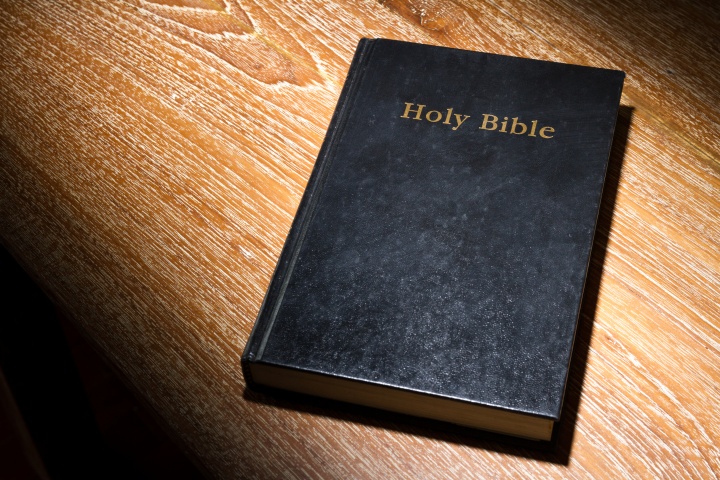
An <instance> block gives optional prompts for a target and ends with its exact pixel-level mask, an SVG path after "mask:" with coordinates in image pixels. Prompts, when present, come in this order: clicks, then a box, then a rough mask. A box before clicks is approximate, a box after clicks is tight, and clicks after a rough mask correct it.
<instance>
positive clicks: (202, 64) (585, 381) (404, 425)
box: [0, 0, 720, 478]
mask: <svg viewBox="0 0 720 480" xmlns="http://www.w3.org/2000/svg"><path fill="white" fill-rule="evenodd" d="M363 36H366V37H387V38H396V39H402V40H409V41H417V42H424V43H430V44H439V45H447V46H452V47H459V48H465V49H472V50H479V51H485V52H492V53H501V54H507V55H515V56H525V57H532V58H538V59H547V60H556V61H563V62H570V63H579V64H586V65H593V66H599V67H610V68H619V69H622V70H624V71H625V72H627V75H628V76H627V80H626V83H625V89H624V93H623V97H622V105H623V108H622V111H621V115H620V119H619V123H618V131H617V135H616V138H615V143H614V147H613V153H612V157H611V163H610V170H609V175H608V184H607V188H606V192H605V196H604V198H603V210H602V213H601V216H600V224H599V232H598V235H597V239H596V242H595V250H594V253H593V260H592V264H591V270H590V279H589V281H588V286H587V291H586V298H585V302H584V306H583V310H582V315H581V324H580V327H579V332H578V338H577V341H576V350H575V354H574V358H573V362H574V363H573V368H572V370H571V373H570V382H569V387H568V394H567V397H566V405H565V410H564V413H563V415H564V417H563V420H562V422H561V423H560V425H559V426H558V427H557V430H558V431H557V432H556V435H557V439H556V444H555V447H554V449H546V450H542V449H536V448H531V447H528V446H526V445H514V444H512V443H507V442H504V441H500V440H498V439H496V438H492V437H489V438H488V437H486V436H483V435H475V434H472V433H468V432H452V431H450V432H448V431H444V430H443V429H441V428H437V427H436V426H435V425H426V424H423V423H422V422H421V423H415V422H411V421H408V420H407V419H405V418H394V417H393V416H390V415H386V414H378V413H376V412H374V411H370V410H365V409H360V408H353V407H346V406H342V405H338V404H335V403H332V402H324V401H315V400H312V399H308V398H302V397H300V398H298V397H292V396H291V397H279V396H276V395H266V394H261V393H254V392H248V391H246V390H245V388H244V386H245V385H244V381H243V377H242V374H241V371H240V368H239V358H240V353H241V352H242V349H243V347H244V345H245V342H246V340H247V338H248V335H249V333H250V329H251V328H252V324H253V321H254V317H255V315H256V313H257V311H258V309H259V306H260V302H261V301H262V297H263V294H264V291H265V288H266V286H267V284H268V282H269V279H270V276H271V274H272V271H273V268H274V265H275V261H276V259H277V258H278V256H279V253H280V249H281V247H282V243H283V241H284V238H285V235H286V234H287V232H288V230H289V227H290V223H291V221H292V218H293V214H294V212H295V209H296V208H297V206H298V203H299V201H300V198H301V195H302V192H303V189H304V186H305V183H306V181H307V179H308V177H309V175H310V172H311V169H312V166H313V163H314V160H315V156H316V155H317V153H318V150H319V148H320V145H321V142H322V140H323V136H324V131H325V128H326V126H327V125H328V123H329V121H330V116H331V114H332V111H333V108H334V105H335V102H336V100H337V97H338V95H339V93H340V89H341V87H342V84H343V80H344V77H345V74H346V71H347V68H348V65H349V62H350V60H351V58H352V54H353V51H354V48H355V45H356V44H357V41H358V39H359V38H361V37H363ZM0 42H1V43H0V239H1V241H2V243H3V245H5V246H6V248H8V250H10V251H11V252H12V253H13V255H14V256H16V258H18V260H19V261H20V262H21V263H22V264H23V265H24V266H25V268H26V269H27V270H28V271H29V272H30V273H31V274H32V275H33V277H34V278H35V279H36V280H37V282H38V283H39V284H40V285H41V286H42V287H43V288H44V289H45V290H46V291H47V293H48V294H49V295H50V296H51V298H52V299H53V301H55V302H56V303H57V305H58V306H59V307H60V308H61V309H62V310H63V311H64V312H66V313H67V314H68V316H70V317H71V318H72V319H73V322H74V323H75V324H76V325H77V326H78V327H79V328H80V330H81V331H82V332H84V334H85V335H87V337H88V338H89V339H90V340H91V342H92V343H93V344H94V345H95V346H96V347H97V348H98V350H99V351H100V352H101V353H102V354H103V355H104V356H105V357H106V358H107V359H108V360H109V361H110V363H111V364H112V365H113V366H114V367H116V368H117V370H118V371H119V372H120V374H121V375H122V376H123V378H125V379H126V380H127V382H128V383H129V384H130V385H131V387H132V388H133V390H134V391H135V392H136V393H137V394H138V395H139V396H140V397H141V398H142V399H143V400H144V401H146V402H147V404H148V405H149V406H150V407H151V408H152V409H153V410H154V411H155V412H156V413H157V414H158V416H159V417H160V418H161V420H162V422H163V424H164V425H165V426H166V427H167V429H168V431H169V432H170V433H171V434H172V435H173V437H174V438H175V439H176V440H177V441H178V442H179V443H180V445H181V446H182V447H183V448H184V449H185V450H186V451H187V452H188V453H189V454H190V456H191V457H192V458H194V459H195V461H197V462H198V464H199V465H201V467H202V468H203V469H204V470H205V471H206V472H207V473H208V475H209V476H213V477H218V478H231V477H237V478H481V477H492V478H495V477H514V478H519V477H522V478H549V477H571V478H589V477H597V478H607V477H613V478H619V477H623V478H656V477H665V478H693V477H694V478H718V476H720V420H718V419H719V418H720V305H719V303H720V248H719V247H720V214H719V213H718V212H720V107H719V106H718V105H719V104H720V94H719V93H718V92H720V80H719V78H720V75H719V74H720V7H718V4H717V3H714V2H711V1H708V2H705V4H702V3H700V2H689V1H686V2H670V1H645V2H631V1H629V0H628V1H624V2H604V1H597V2H574V1H572V0H548V1H532V2H524V1H521V0H496V1H493V2H474V3H471V2H468V3H467V4H461V3H460V2H457V3H453V2H440V1H430V0H428V1H421V0H407V1H401V0H387V1H380V2H369V1H366V2H350V1H340V0H336V1H327V2H326V1H322V0H312V1H307V2H275V1H272V0H185V1H181V0H156V1H152V2H151V1H145V0H138V1H126V2H112V1H96V2H84V1H82V2H81V1H69V0H62V1H39V0H38V1H33V2H14V1H11V0H5V1H0ZM478 88H481V86H478Z"/></svg>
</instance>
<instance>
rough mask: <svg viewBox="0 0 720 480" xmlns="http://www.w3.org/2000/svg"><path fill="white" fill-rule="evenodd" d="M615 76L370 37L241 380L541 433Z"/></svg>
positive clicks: (581, 264)
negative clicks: (371, 38) (243, 377)
mask: <svg viewBox="0 0 720 480" xmlns="http://www.w3.org/2000/svg"><path fill="white" fill-rule="evenodd" d="M623 79H624V73H623V72H619V71H614V70H606V69H600V68H591V67H583V66H577V65H566V64H561V63H554V62H546V61H538V60H528V59H522V58H514V57H507V56H501V55H491V54H486V53H478V52H470V51H463V50H457V49H451V48H443V47H434V46H427V45H418V44H412V43H405V42H398V41H391V40H382V39H375V40H368V39H363V40H362V41H361V42H360V44H359V45H358V49H357V52H356V53H355V58H354V59H353V62H352V65H351V67H350V71H349V73H348V76H347V79H346V82H345V86H344V88H343V90H342V93H341V95H340V99H339V101H338V105H337V108H336V110H335V114H334V116H333V119H332V122H331V124H330V127H329V130H328V133H327V136H326V138H325V142H324V144H323V146H322V149H321V150H320V154H319V157H318V160H317V162H316V164H315V168H314V170H313V173H312V175H311V177H310V180H309V183H308V186H307V190H306V192H305V195H304V196H303V199H302V202H301V203H300V207H299V209H298V212H297V215H296V218H295V221H294V222H293V225H292V229H291V231H290V233H289V235H288V238H287V241H286V243H285V247H284V249H283V251H282V254H281V256H280V259H279V262H278V265H277V268H276V270H275V273H274V276H273V278H272V281H271V283H270V287H269V290H268V292H267V295H266V297H265V300H264V302H263V304H262V307H261V309H260V313H259V314H258V318H257V321H256V324H255V328H254V329H253V332H252V334H251V336H250V339H249V341H248V343H247V345H246V347H245V351H244V353H243V357H242V364H243V371H244V375H245V378H246V380H247V383H248V384H249V385H250V386H252V385H254V384H256V385H257V384H259V385H265V386H270V387H277V388H283V389H288V390H293V391H296V392H301V393H306V394H312V395H319V396H322V397H328V398H332V399H336V400H342V401H347V402H353V403H357V404H362V405H368V406H372V407H378V408H383V409H387V410H391V411H398V412H402V413H406V414H411V415H417V416H422V417H428V418H433V419H439V420H444V421H448V422H452V423H456V424H460V425H465V426H471V427H475V428H482V429H486V430H491V431H496V432H501V433H505V434H510V435H516V436H521V437H526V438H531V439H549V438H550V436H551V434H552V429H553V425H554V423H555V422H556V421H557V420H558V419H559V418H560V412H561V408H562V403H563V395H564V391H565V385H566V382H567V376H568V369H569V363H570V357H571V353H572V347H573V339H574V336H575V330H576V325H577V320H578V315H579V310H580V303H581V299H582V294H583V288H584V284H585V277H586V273H587V268H588V264H589V260H590V250H591V247H592V243H593V235H594V232H595V224H596V220H597V216H598V211H599V208H600V198H601V194H602V189H603V182H604V178H605V170H606V166H607V161H608V157H609V154H610V147H611V143H612V137H613V130H614V128H615V121H616V118H617V112H618V107H619V101H620V93H621V90H622V84H623Z"/></svg>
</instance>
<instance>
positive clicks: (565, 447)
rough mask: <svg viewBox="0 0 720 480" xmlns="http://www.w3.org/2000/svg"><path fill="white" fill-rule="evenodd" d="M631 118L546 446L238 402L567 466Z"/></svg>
mask: <svg viewBox="0 0 720 480" xmlns="http://www.w3.org/2000/svg"><path fill="white" fill-rule="evenodd" d="M632 115H633V107H629V106H621V107H620V111H619V115H618V120H617V126H616V129H615V135H614V138H613V146H612V150H611V154H610V159H609V163H608V170H607V174H606V181H605V188H604V191H603V198H602V204H601V208H600V215H599V217H598V222H597V230H596V234H595V240H594V243H593V251H592V256H591V262H590V266H589V269H588V276H587V280H586V284H585V291H584V296H583V302H582V306H581V309H580V319H579V322H578V329H577V332H576V336H575V346H574V350H573V356H572V362H571V367H570V373H569V379H568V385H567V389H566V393H565V402H564V406H563V413H562V418H561V419H560V422H558V424H557V425H556V426H555V431H554V432H553V438H552V439H551V440H550V441H547V442H539V441H531V440H524V439H519V438H514V437H509V436H506V435H500V434H494V433H487V432H482V431H478V430H473V429H470V428H464V427H459V426H455V425H449V424H447V423H444V422H439V421H434V420H427V419H419V418H416V417H410V416H407V415H402V414H398V413H392V412H386V411H381V410H377V409H374V408H369V407H362V406H358V405H351V404H347V403H343V402H337V401H334V400H327V399H322V398H317V397H311V396H307V395H302V394H296V393H291V392H285V391H279V390H275V389H270V388H264V387H260V388H257V389H255V390H250V389H248V388H246V389H245V391H244V393H243V398H244V399H245V400H246V401H248V402H255V403H262V404H264V405H269V406H273V407H276V408H280V409H290V410H296V411H301V412H305V413H309V414H312V415H322V416H326V417H331V418H335V419H338V420H342V421H349V422H356V423H361V424H363V425H367V426H371V427H377V428H383V429H387V430H394V431H397V432H402V433H405V434H411V435H419V436H424V437H428V438H431V439H434V440H440V441H444V442H451V443H458V444H462V445H464V446H468V447H473V448H481V449H486V450H492V451H494V452H498V453H503V454H509V455H516V456H520V457H525V458H530V459H534V460H538V461H543V462H551V463H555V464H560V465H567V464H568V461H569V458H570V453H571V451H572V444H573V436H574V433H575V422H576V420H577V411H578V406H579V404H580V396H581V393H582V385H583V381H584V378H585V370H586V363H587V357H588V352H589V350H590V339H591V337H592V330H593V321H594V319H595V310H596V307H597V299H598V294H599V290H600V281H601V279H602V273H603V266H604V263H605V255H606V252H607V244H608V237H609V232H610V225H611V223H612V218H613V213H614V210H615V199H616V196H617V191H618V183H619V180H620V172H621V170H622V164H623V157H624V155H625V148H626V144H627V139H628V133H629V131H630V126H631V123H632Z"/></svg>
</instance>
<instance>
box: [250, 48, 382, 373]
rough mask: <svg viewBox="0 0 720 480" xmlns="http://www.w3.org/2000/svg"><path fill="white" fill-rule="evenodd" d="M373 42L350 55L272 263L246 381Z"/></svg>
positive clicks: (271, 320) (253, 335)
mask: <svg viewBox="0 0 720 480" xmlns="http://www.w3.org/2000/svg"><path fill="white" fill-rule="evenodd" d="M375 42H376V40H372V39H367V38H363V39H361V40H360V42H359V43H358V47H357V50H356V52H355V56H354V57H353V60H352V62H351V64H350V69H349V70H348V74H347V77H346V79H345V84H344V86H343V89H342V91H341V93H340V97H339V98H338V103H337V106H336V107H335V113H334V114H333V117H332V120H331V121H330V125H329V127H328V131H327V134H326V136H325V140H324V141H323V145H322V147H321V148H320V153H319V154H318V158H317V161H316V162H315V167H314V168H313V172H312V174H311V175H310V179H309V180H308V184H307V188H306V189H305V193H304V194H303V198H302V200H301V201H300V205H299V206H298V209H297V213H296V215H295V219H294V220H293V224H292V227H291V228H290V233H289V234H288V236H287V239H286V240H285V245H284V247H283V250H282V253H281V254H280V259H279V260H278V263H277V266H276V267H275V272H274V273H273V276H272V280H271V281H270V288H268V291H267V293H266V295H265V298H264V299H263V303H262V305H261V306H260V311H259V313H258V316H257V319H256V321H255V326H254V328H253V330H252V332H251V333H250V338H249V339H248V342H247V345H246V346H245V351H244V352H243V355H242V367H243V375H244V376H245V379H246V381H247V382H248V383H249V384H252V377H251V375H250V371H249V370H250V369H249V368H248V367H249V364H250V363H252V362H256V361H259V360H260V359H261V357H262V353H263V350H264V348H265V344H266V342H267V338H268V336H269V334H270V331H271V330H272V326H273V323H274V320H275V316H276V314H277V311H278V309H279V307H280V304H281V303H282V297H283V295H284V293H285V288H286V286H287V283H288V281H289V279H290V277H291V275H292V271H293V267H294V265H295V261H296V259H297V254H298V252H299V250H300V247H301V246H302V243H303V240H304V238H305V232H306V231H307V226H308V225H309V223H310V220H311V219H312V216H313V213H314V210H315V205H316V204H317V200H318V198H319V196H320V192H321V191H322V186H323V184H324V182H325V178H326V176H327V171H328V167H329V165H330V163H331V162H332V159H333V156H334V151H335V147H336V146H337V143H338V141H339V139H340V138H341V136H342V132H343V129H344V126H345V124H346V121H347V118H348V115H349V113H350V111H351V110H352V104H353V103H354V102H353V100H354V98H355V94H356V92H357V88H358V86H359V85H360V83H361V80H362V77H363V74H364V73H365V71H366V68H365V67H366V65H367V61H368V59H369V58H370V53H371V51H372V47H373V45H374V44H375Z"/></svg>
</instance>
